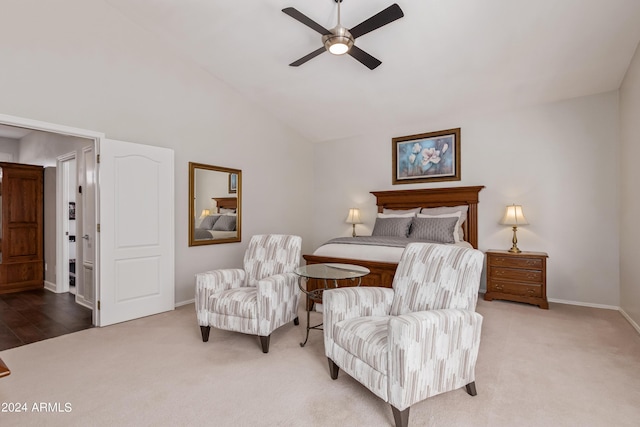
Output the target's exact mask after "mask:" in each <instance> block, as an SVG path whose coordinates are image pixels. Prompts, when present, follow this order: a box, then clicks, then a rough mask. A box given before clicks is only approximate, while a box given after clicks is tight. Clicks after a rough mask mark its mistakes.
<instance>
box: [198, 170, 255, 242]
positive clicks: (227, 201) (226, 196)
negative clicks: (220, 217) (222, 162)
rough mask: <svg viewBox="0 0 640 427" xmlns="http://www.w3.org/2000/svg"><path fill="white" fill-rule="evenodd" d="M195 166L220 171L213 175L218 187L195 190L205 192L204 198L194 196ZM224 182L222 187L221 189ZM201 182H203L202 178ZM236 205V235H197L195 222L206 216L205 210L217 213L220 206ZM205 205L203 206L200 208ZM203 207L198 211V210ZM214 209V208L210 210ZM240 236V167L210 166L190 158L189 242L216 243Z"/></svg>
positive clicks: (236, 238) (236, 240) (233, 240)
mask: <svg viewBox="0 0 640 427" xmlns="http://www.w3.org/2000/svg"><path fill="white" fill-rule="evenodd" d="M198 170H204V171H211V172H219V173H221V174H222V175H221V176H220V177H219V179H217V178H215V180H216V181H218V182H219V183H220V185H216V187H217V188H218V190H216V189H213V188H208V189H206V190H204V191H202V190H198V192H199V193H200V194H202V193H203V192H204V193H205V194H207V193H208V194H207V196H208V197H206V200H202V197H201V199H200V200H198V199H197V195H196V189H197V188H198V183H197V182H196V175H197V171H198ZM223 182H224V188H225V190H221V189H220V188H221V186H222V183H223ZM200 185H203V183H202V182H201V183H200ZM234 205H235V206H236V207H235V209H236V235H235V237H233V236H231V237H227V236H224V237H221V238H214V237H213V236H212V238H211V239H208V238H199V236H200V234H201V233H202V231H198V232H196V224H197V222H198V221H199V220H201V219H203V217H204V216H206V210H209V212H208V213H209V214H217V213H219V212H217V211H218V210H219V209H220V208H221V207H222V208H225V206H226V207H227V208H229V207H232V206H234ZM203 206H206V208H202V207H203ZM200 210H202V212H201V214H198V212H199V211H200ZM214 210H215V211H216V212H213V211H214ZM241 240H242V171H241V170H240V169H231V168H226V167H221V166H212V165H206V164H202V163H193V162H189V246H201V245H215V244H219V243H233V242H240V241H241Z"/></svg>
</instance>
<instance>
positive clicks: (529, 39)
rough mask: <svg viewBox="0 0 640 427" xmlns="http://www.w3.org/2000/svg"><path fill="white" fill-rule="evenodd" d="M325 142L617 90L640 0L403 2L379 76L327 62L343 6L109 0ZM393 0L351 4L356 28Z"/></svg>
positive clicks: (383, 38)
mask: <svg viewBox="0 0 640 427" xmlns="http://www.w3.org/2000/svg"><path fill="white" fill-rule="evenodd" d="M105 1H106V2H107V3H108V4H110V5H111V6H112V7H114V8H116V9H117V10H119V11H120V12H121V13H122V14H123V15H124V16H125V17H126V18H127V19H129V20H131V21H132V22H134V23H136V24H138V25H140V26H142V27H143V28H145V29H146V30H148V31H149V32H151V33H152V34H154V35H155V36H156V37H157V38H158V39H159V41H160V42H163V43H168V44H170V45H171V46H173V48H175V49H178V50H179V51H181V52H182V54H183V57H184V58H185V60H191V61H194V62H195V63H197V64H198V65H199V66H201V67H202V68H204V69H206V70H207V71H208V72H209V73H210V74H211V75H212V76H215V78H217V79H219V80H221V81H223V82H224V83H226V84H228V85H229V86H231V87H232V88H234V89H235V90H237V91H238V92H240V93H242V94H243V95H244V96H245V97H247V98H248V99H250V100H251V101H252V102H254V103H256V104H258V105H260V106H262V107H263V108H265V109H268V110H269V111H270V112H271V113H272V114H273V115H274V116H276V117H277V118H279V119H280V120H281V121H283V122H285V123H287V124H288V125H289V126H291V127H292V128H294V129H296V130H297V131H299V132H300V133H301V134H302V135H304V136H306V137H307V138H308V139H310V140H312V141H323V140H331V139H337V138H342V137H346V136H351V135H357V134H362V133H364V132H365V131H369V130H372V129H375V128H378V127H380V128H384V127H389V126H395V127H396V128H397V127H398V126H399V125H401V124H402V123H416V122H417V123H419V122H428V121H429V120H432V119H434V118H436V117H442V116H447V115H450V114H456V113H461V112H473V111H479V110H487V109H502V108H514V107H517V106H525V105H532V104H536V103H541V102H551V101H556V100H561V99H567V98H573V97H578V96H584V95H589V94H595V93H600V92H604V91H609V90H615V89H617V88H618V87H619V86H620V83H621V81H622V79H623V77H624V74H625V71H626V70H627V67H628V65H629V63H630V60H631V58H632V56H633V54H634V52H635V50H636V47H637V45H638V41H639V40H640V1H638V0H526V1H525V0H446V1H445V0H396V1H397V3H398V4H399V5H400V7H401V8H402V10H403V11H404V14H405V16H404V17H403V18H401V19H399V20H397V21H395V22H393V23H391V24H389V25H386V26H384V27H382V28H380V29H378V30H375V31H373V32H371V33H369V34H366V35H363V36H362V37H361V38H358V39H357V40H356V45H357V46H358V47H359V48H361V49H363V50H365V51H366V52H368V53H369V54H371V55H373V56H374V57H376V58H378V59H379V60H381V61H382V65H381V66H379V67H378V68H376V69H375V70H373V71H370V70H369V69H367V68H366V67H364V66H363V65H362V64H360V63H359V62H357V61H356V60H354V59H353V58H351V57H349V56H347V55H345V56H333V55H331V54H329V53H324V54H322V55H320V56H318V57H316V58H314V59H312V60H310V61H309V62H307V63H306V64H304V65H302V66H300V67H297V68H295V67H290V66H289V65H288V64H289V63H291V62H293V61H295V60H297V59H298V58H300V57H302V56H304V55H306V54H307V53H310V52H312V51H313V50H315V49H317V48H319V47H321V46H322V44H321V40H320V37H321V36H320V34H318V33H317V32H315V31H313V30H311V29H310V28H308V27H306V26H304V25H302V24H301V23H300V22H298V21H296V20H294V19H292V18H291V17H289V16H287V15H285V14H284V13H283V12H282V11H281V10H282V9H283V8H285V7H295V8H296V9H298V10H299V11H300V12H302V13H304V14H305V15H307V16H308V17H310V18H311V19H313V20H314V21H316V22H317V23H319V24H320V25H322V26H324V27H325V28H332V27H334V26H335V24H336V19H337V17H336V13H337V6H336V3H335V1H334V0H259V1H257V0H256V1H249V0H246V1H239V0H226V1H221V0H180V1H178V0H105ZM393 1H394V0H344V1H343V3H342V24H343V25H344V26H345V27H347V28H351V27H353V26H355V25H357V24H358V23H360V22H362V21H364V20H365V19H367V18H369V17H370V16H372V15H374V14H375V13H377V12H379V11H381V10H383V9H385V8H386V7H388V6H389V5H391V4H392V3H393Z"/></svg>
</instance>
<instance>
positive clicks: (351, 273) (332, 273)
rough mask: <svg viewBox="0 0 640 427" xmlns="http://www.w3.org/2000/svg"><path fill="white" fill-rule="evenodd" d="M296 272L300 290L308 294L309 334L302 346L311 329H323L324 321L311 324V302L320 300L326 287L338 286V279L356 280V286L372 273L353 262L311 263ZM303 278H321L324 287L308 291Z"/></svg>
mask: <svg viewBox="0 0 640 427" xmlns="http://www.w3.org/2000/svg"><path fill="white" fill-rule="evenodd" d="M295 273H296V274H297V275H298V276H299V277H300V280H299V281H298V286H299V287H300V290H301V291H302V292H304V293H305V294H306V295H307V335H306V337H305V339H304V342H301V343H300V347H304V346H305V344H307V341H308V340H309V331H310V330H311V329H316V330H322V323H319V324H317V325H314V326H311V325H310V312H311V304H310V302H311V301H313V302H319V301H321V300H322V293H323V292H324V291H325V290H326V289H331V288H338V287H339V284H338V280H346V279H350V280H354V281H355V280H356V279H357V283H356V286H360V284H361V283H362V278H363V277H364V276H366V275H367V274H369V273H370V271H369V269H368V268H366V267H362V266H360V265H353V264H333V263H332V264H310V265H305V266H302V267H298V268H296V270H295ZM303 279H319V280H322V281H323V282H324V287H323V288H318V289H314V290H311V291H308V290H307V289H306V288H305V287H303V286H302V281H303Z"/></svg>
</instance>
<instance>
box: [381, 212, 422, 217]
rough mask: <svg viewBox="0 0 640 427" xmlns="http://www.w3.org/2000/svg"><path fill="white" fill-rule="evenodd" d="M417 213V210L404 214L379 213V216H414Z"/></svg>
mask: <svg viewBox="0 0 640 427" xmlns="http://www.w3.org/2000/svg"><path fill="white" fill-rule="evenodd" d="M416 215H417V214H416V213H415V212H411V213H403V214H390V213H379V214H378V218H414V217H415V216H416Z"/></svg>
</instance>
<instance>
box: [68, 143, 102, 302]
mask: <svg viewBox="0 0 640 427" xmlns="http://www.w3.org/2000/svg"><path fill="white" fill-rule="evenodd" d="M80 162H81V164H82V167H81V168H80V171H81V174H80V185H81V186H82V194H80V198H79V200H78V202H79V203H76V204H75V206H76V208H79V209H77V211H76V215H75V216H76V218H78V219H79V221H74V222H75V223H76V224H77V225H76V227H77V232H76V244H75V245H74V246H75V249H76V252H77V253H78V256H77V257H76V263H75V282H76V302H77V303H78V304H81V305H84V306H85V307H88V308H90V309H93V308H94V305H95V280H94V277H95V275H94V260H95V253H96V234H97V233H96V208H95V207H96V179H95V176H96V155H95V152H94V149H93V145H90V146H88V147H85V148H83V149H82V153H81V155H80Z"/></svg>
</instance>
